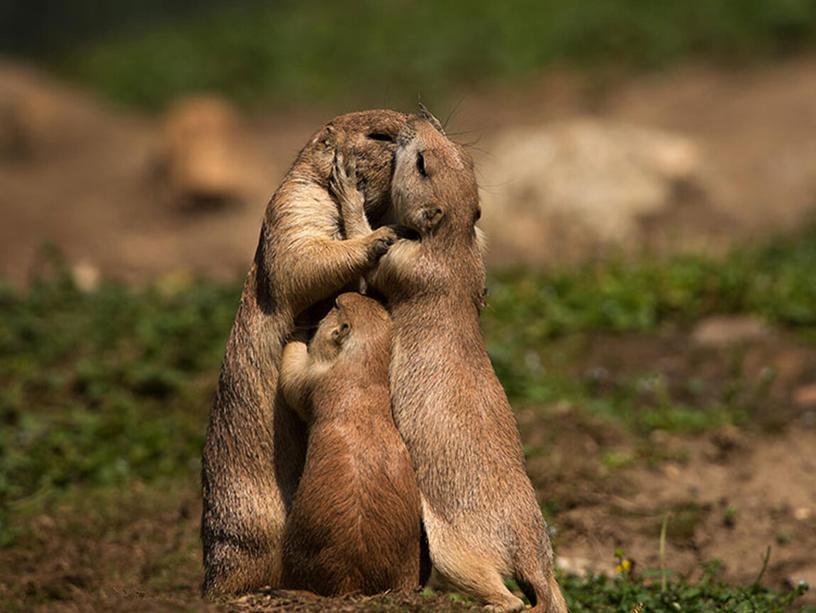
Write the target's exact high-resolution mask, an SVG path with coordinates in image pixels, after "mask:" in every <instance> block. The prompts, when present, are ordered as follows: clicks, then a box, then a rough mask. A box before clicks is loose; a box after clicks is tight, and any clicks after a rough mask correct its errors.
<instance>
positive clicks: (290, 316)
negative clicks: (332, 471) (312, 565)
mask: <svg viewBox="0 0 816 613" xmlns="http://www.w3.org/2000/svg"><path fill="white" fill-rule="evenodd" d="M405 122H406V116H405V115H403V114H401V113H395V112H392V111H369V112H365V113H352V114H350V115H343V116H341V117H338V118H336V119H335V120H333V121H332V122H331V123H330V124H328V125H327V126H326V127H324V128H323V129H322V130H320V131H319V132H318V133H317V134H315V135H314V137H313V138H312V139H311V140H310V142H309V143H308V144H307V145H306V147H305V148H304V149H303V150H302V151H301V152H300V154H299V155H298V158H297V160H296V161H295V163H294V165H293V166H292V168H291V169H290V170H289V173H288V174H287V175H286V177H285V178H284V180H283V183H282V184H281V186H280V188H279V189H278V190H277V192H275V194H274V196H273V197H272V200H271V201H270V203H269V205H268V206H267V209H266V214H265V216H264V219H263V224H262V227H261V235H260V239H259V242H258V247H257V251H256V253H255V258H254V261H253V263H252V266H251V268H250V271H249V274H248V275H247V279H246V283H245V285H244V289H243V293H242V295H241V302H240V305H239V307H238V312H237V315H236V317H235V323H234V324H233V328H232V331H231V333H230V336H229V339H228V341H227V346H226V353H225V356H224V362H223V365H222V368H221V375H220V378H219V382H218V389H217V392H216V397H215V401H214V404H213V408H212V412H211V415H210V422H209V427H208V429H207V435H206V440H205V444H204V452H203V459H202V464H203V470H202V482H203V483H202V485H203V513H202V525H201V538H202V543H203V549H204V570H205V573H204V585H203V589H204V592H205V594H207V595H210V596H213V595H218V594H236V593H242V592H247V591H250V590H253V589H256V588H259V587H261V586H264V585H269V586H273V587H276V586H279V585H280V579H281V538H282V534H283V526H284V521H285V519H286V514H287V510H288V508H289V506H290V505H291V503H292V497H293V495H294V493H295V488H296V486H297V482H298V479H299V478H300V474H301V471H302V468H303V462H304V458H305V453H306V430H305V426H304V424H303V422H302V421H301V420H300V419H299V418H298V416H297V415H296V414H295V413H294V412H293V411H292V410H291V409H289V408H288V407H286V406H285V403H283V402H282V401H281V398H280V397H279V396H278V389H277V387H278V363H279V359H280V354H281V351H282V348H283V344H284V342H285V341H286V340H287V339H288V338H289V337H290V335H291V334H292V332H293V330H294V326H295V318H296V317H297V316H298V315H299V314H300V313H301V312H302V311H303V310H304V309H306V308H307V307H310V306H311V305H312V304H313V303H315V302H317V301H319V300H321V299H324V298H329V297H331V296H334V295H336V294H337V293H338V292H340V291H341V289H342V288H343V287H345V286H347V285H348V284H349V283H351V282H353V281H355V280H356V279H358V278H359V277H360V275H362V274H363V273H364V272H365V271H367V270H369V269H370V268H371V267H372V266H374V265H375V264H376V262H377V260H378V258H379V257H380V256H381V255H382V254H383V253H384V251H385V250H386V249H387V248H388V244H390V242H391V241H392V240H393V232H392V231H391V230H390V229H388V228H379V229H376V230H374V232H372V233H370V234H368V235H366V236H359V237H355V238H351V239H349V240H341V239H342V238H343V235H342V232H341V227H342V224H341V223H340V213H339V211H338V206H337V203H336V202H335V200H334V199H333V198H332V196H331V195H330V193H329V191H328V182H329V176H330V175H331V171H332V161H333V159H334V157H335V153H336V151H337V150H338V149H340V150H343V151H346V152H347V153H348V154H349V155H353V156H354V158H355V160H356V168H357V172H358V173H359V175H360V177H361V178H362V179H364V181H365V188H364V192H365V204H366V211H367V212H368V213H369V215H370V216H371V217H372V219H373V220H376V219H378V218H380V217H381V216H382V215H383V213H385V212H386V211H387V209H388V207H389V204H390V197H389V190H390V183H391V172H392V162H393V152H394V149H395V144H394V143H393V137H394V136H395V135H396V134H397V133H398V132H399V130H400V129H401V127H402V126H404V125H405ZM371 134H379V135H385V136H387V138H385V139H383V138H370V135H371ZM389 138H390V139H392V140H388V139H389Z"/></svg>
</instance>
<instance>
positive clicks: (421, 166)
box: [416, 151, 428, 177]
mask: <svg viewBox="0 0 816 613" xmlns="http://www.w3.org/2000/svg"><path fill="white" fill-rule="evenodd" d="M416 167H417V170H418V171H419V174H421V175H422V176H423V177H427V176H428V173H427V172H425V156H424V155H422V152H421V151H417V159H416Z"/></svg>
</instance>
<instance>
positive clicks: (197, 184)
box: [157, 96, 258, 207]
mask: <svg viewBox="0 0 816 613" xmlns="http://www.w3.org/2000/svg"><path fill="white" fill-rule="evenodd" d="M161 139H162V142H161V146H160V152H159V156H158V159H157V166H158V169H159V177H160V181H161V183H162V184H163V187H165V188H166V189H167V190H168V192H169V194H170V198H171V199H172V200H173V201H175V202H177V203H181V204H185V205H193V206H196V207H197V206H202V205H223V204H229V203H240V202H243V201H244V200H245V199H246V198H247V197H248V195H249V194H250V193H251V192H252V191H253V188H254V183H255V171H256V169H257V167H258V163H257V160H256V158H255V156H254V155H253V152H252V150H251V148H250V147H249V145H248V144H247V141H246V138H245V133H244V126H243V124H242V122H241V118H240V116H239V114H238V112H237V111H236V110H235V109H234V108H233V107H232V106H231V105H230V104H229V103H228V102H227V101H226V100H224V99H222V98H218V97H215V96H198V97H192V98H186V99H183V100H181V101H179V102H178V103H176V104H175V105H174V106H173V107H172V108H171V109H170V111H169V112H168V113H167V115H166V116H165V118H164V121H163V123H162V132H161Z"/></svg>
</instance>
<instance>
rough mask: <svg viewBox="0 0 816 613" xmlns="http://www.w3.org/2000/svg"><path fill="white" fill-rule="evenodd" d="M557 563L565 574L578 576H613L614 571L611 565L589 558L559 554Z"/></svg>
mask: <svg viewBox="0 0 816 613" xmlns="http://www.w3.org/2000/svg"><path fill="white" fill-rule="evenodd" d="M555 565H556V567H557V568H558V570H560V571H561V572H562V573H564V574H565V575H573V576H576V577H590V576H603V577H611V576H612V575H613V574H614V573H613V572H612V569H611V568H610V565H609V564H608V563H607V564H604V563H602V562H597V561H593V560H590V559H588V558H579V557H575V556H574V557H566V556H558V557H557V558H556V560H555Z"/></svg>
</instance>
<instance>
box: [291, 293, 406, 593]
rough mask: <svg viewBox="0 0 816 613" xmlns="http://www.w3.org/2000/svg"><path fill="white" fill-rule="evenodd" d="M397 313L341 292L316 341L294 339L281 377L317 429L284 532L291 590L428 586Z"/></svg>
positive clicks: (351, 590) (365, 590)
mask: <svg viewBox="0 0 816 613" xmlns="http://www.w3.org/2000/svg"><path fill="white" fill-rule="evenodd" d="M390 347H391V320H390V318H389V316H388V313H387V312H386V310H385V309H384V308H383V307H382V306H381V305H380V304H379V303H378V302H377V301H375V300H373V299H371V298H367V297H365V296H361V295H360V294H355V293H345V294H341V295H340V296H339V297H338V298H337V300H336V306H335V308H334V309H332V310H331V311H330V312H329V314H328V315H326V317H325V318H324V319H323V320H322V321H321V322H320V325H319V326H318V329H317V332H316V333H315V336H314V337H313V339H312V340H311V341H310V342H309V345H308V347H307V346H306V345H305V344H304V343H301V342H292V343H289V344H288V345H287V346H286V348H285V349H284V352H283V358H282V361H281V371H280V383H281V389H282V391H283V394H284V397H285V398H286V401H287V403H288V404H289V405H290V406H292V407H293V408H294V409H295V410H296V411H298V413H299V414H300V415H301V416H302V417H303V419H304V420H305V421H306V422H307V423H308V426H309V438H308V448H307V452H306V464H305V466H304V469H303V475H302V477H301V479H300V483H299V485H298V488H297V491H296V493H295V497H294V500H293V502H292V507H291V509H290V512H289V516H288V518H287V520H286V526H285V529H284V536H283V581H282V583H283V587H284V588H289V589H305V590H309V591H312V592H315V593H318V594H321V595H324V596H335V595H340V594H348V593H354V592H357V593H363V594H376V593H380V592H385V591H408V590H414V589H417V588H418V587H419V583H420V537H421V532H420V531H421V517H420V497H419V490H418V488H417V483H416V477H415V476H414V471H413V469H412V467H411V458H410V456H409V454H408V450H407V449H406V447H405V443H404V442H403V441H402V438H400V435H399V433H398V432H397V429H396V426H395V425H394V420H393V417H392V415H391V396H390V393H389V387H388V363H389V358H390Z"/></svg>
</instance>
